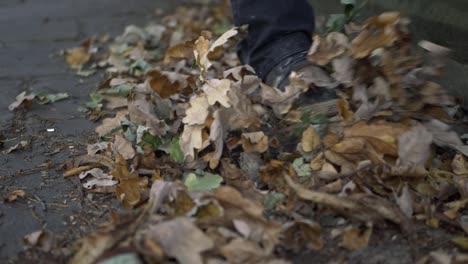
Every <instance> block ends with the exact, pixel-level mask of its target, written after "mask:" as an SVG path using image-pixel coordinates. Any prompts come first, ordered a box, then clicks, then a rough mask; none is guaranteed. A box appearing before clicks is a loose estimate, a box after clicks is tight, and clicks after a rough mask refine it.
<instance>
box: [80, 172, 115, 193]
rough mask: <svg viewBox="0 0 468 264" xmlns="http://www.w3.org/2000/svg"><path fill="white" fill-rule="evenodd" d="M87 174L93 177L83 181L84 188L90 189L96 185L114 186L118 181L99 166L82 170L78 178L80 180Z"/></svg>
mask: <svg viewBox="0 0 468 264" xmlns="http://www.w3.org/2000/svg"><path fill="white" fill-rule="evenodd" d="M89 175H90V176H92V177H93V179H91V180H89V181H87V182H85V183H83V187H85V188H86V189H92V188H94V187H95V186H98V187H107V186H114V185H116V184H117V183H119V182H118V181H116V180H115V179H114V178H113V177H112V175H109V174H106V173H104V172H103V171H102V170H101V169H99V168H94V169H91V170H88V171H85V172H82V173H80V175H79V178H80V179H81V180H82V179H84V178H86V177H87V176H89Z"/></svg>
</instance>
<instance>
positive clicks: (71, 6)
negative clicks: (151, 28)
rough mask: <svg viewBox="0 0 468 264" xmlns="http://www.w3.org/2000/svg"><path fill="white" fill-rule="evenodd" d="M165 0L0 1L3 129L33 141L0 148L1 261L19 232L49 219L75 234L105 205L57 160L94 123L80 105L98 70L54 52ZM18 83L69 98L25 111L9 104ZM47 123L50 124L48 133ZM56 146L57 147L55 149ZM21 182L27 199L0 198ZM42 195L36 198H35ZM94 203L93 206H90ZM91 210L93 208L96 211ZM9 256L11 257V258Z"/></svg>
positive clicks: (146, 15) (17, 247) (133, 20)
mask: <svg viewBox="0 0 468 264" xmlns="http://www.w3.org/2000/svg"><path fill="white" fill-rule="evenodd" d="M175 2H176V1H166V0H134V1H128V0H41V1H37V0H1V1H0V89H1V91H2V96H0V131H2V130H4V134H6V135H7V136H8V137H9V138H14V140H13V141H12V142H9V143H7V144H6V147H8V146H11V145H13V144H16V143H17V142H19V141H20V140H28V141H30V147H28V148H27V149H26V150H22V151H18V152H16V153H12V154H9V155H5V154H3V153H1V152H0V263H6V261H7V260H8V259H10V261H13V260H14V259H17V257H16V256H17V255H18V253H20V252H21V251H22V250H23V246H22V242H21V239H22V237H23V236H24V235H26V234H28V233H30V232H33V231H36V230H39V229H40V228H41V226H44V225H46V228H47V229H48V230H51V231H52V232H54V233H57V234H60V235H62V236H69V237H76V236H77V235H79V233H80V232H83V231H86V229H87V228H90V227H91V225H90V224H91V223H88V225H86V224H83V223H86V222H87V221H90V220H91V219H76V218H77V216H80V215H85V217H89V215H86V214H89V213H90V212H94V213H92V214H91V216H92V217H94V218H96V219H98V221H99V220H100V217H102V216H100V215H104V214H105V212H106V211H108V210H109V209H108V208H94V209H92V205H90V204H88V203H84V202H83V201H82V200H80V199H79V198H77V197H80V196H81V194H80V192H79V191H80V189H79V188H78V187H77V186H79V185H77V183H76V182H73V181H72V180H70V179H64V178H63V176H62V175H61V174H60V171H59V170H60V165H61V162H63V161H64V160H65V159H67V158H69V157H72V156H74V155H77V154H78V153H80V151H81V149H82V148H83V146H84V145H85V144H86V143H87V136H88V135H91V134H92V133H91V131H92V130H93V127H94V125H93V124H92V123H90V122H88V121H86V120H84V119H83V118H81V117H80V114H79V112H78V111H77V108H78V107H79V106H80V105H82V104H83V102H84V101H86V100H87V98H88V94H89V92H90V91H92V90H93V89H95V88H96V86H97V83H98V81H99V80H100V79H102V78H101V77H100V76H95V77H93V78H89V79H84V80H80V78H79V77H76V76H74V75H73V72H71V71H70V70H68V68H67V66H66V64H65V63H64V60H63V58H62V57H60V56H58V53H59V51H60V50H62V49H66V48H70V47H74V46H76V45H78V44H79V42H80V41H81V40H84V39H86V38H87V37H89V36H92V35H94V34H105V33H109V34H111V35H114V36H115V35H117V34H119V33H121V32H122V30H123V28H124V27H125V25H127V24H137V25H144V24H145V23H146V22H147V21H148V20H149V19H150V18H151V17H153V16H154V14H155V13H154V12H153V11H154V10H155V9H156V8H163V9H167V8H169V6H170V5H173V6H174V5H175ZM23 90H28V91H33V92H39V91H47V92H51V93H54V92H68V93H69V94H70V95H71V99H70V100H66V101H63V102H58V103H55V104H53V105H48V106H40V105H33V107H32V109H31V110H30V111H28V112H27V113H25V114H23V115H22V114H16V116H15V114H14V113H11V112H8V110H7V106H8V105H9V104H10V103H11V102H13V101H14V98H15V97H16V95H17V94H18V93H20V92H21V91H23ZM47 128H55V129H56V131H55V132H53V133H48V132H46V129H47ZM55 151H58V153H56V154H54V152H55ZM14 189H23V190H25V191H26V193H27V194H28V198H29V199H26V200H21V201H18V202H17V203H13V204H7V203H3V202H2V197H3V196H4V195H5V194H6V193H8V192H9V191H11V190H14ZM39 200H40V201H42V202H38V201H39ZM90 208H91V209H90ZM93 210H94V211H93ZM85 213H86V214H85ZM12 257H13V259H11V258H12Z"/></svg>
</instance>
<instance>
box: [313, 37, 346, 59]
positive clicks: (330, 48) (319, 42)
mask: <svg viewBox="0 0 468 264" xmlns="http://www.w3.org/2000/svg"><path fill="white" fill-rule="evenodd" d="M349 48H350V43H349V39H348V37H347V36H346V35H345V34H343V33H339V32H331V33H330V34H328V35H327V36H326V37H325V38H321V37H320V36H319V35H315V36H314V42H313V45H312V47H311V49H310V51H309V55H308V58H309V60H310V61H312V62H314V63H316V64H318V65H320V66H325V65H327V64H329V63H330V62H331V61H332V60H333V59H335V58H337V57H338V56H341V55H343V54H344V53H345V52H347V50H348V49H349Z"/></svg>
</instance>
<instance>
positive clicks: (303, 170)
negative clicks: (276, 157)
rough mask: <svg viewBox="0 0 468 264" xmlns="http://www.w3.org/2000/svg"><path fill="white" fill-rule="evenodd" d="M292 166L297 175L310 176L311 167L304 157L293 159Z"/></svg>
mask: <svg viewBox="0 0 468 264" xmlns="http://www.w3.org/2000/svg"><path fill="white" fill-rule="evenodd" d="M293 168H294V170H295V171H296V173H297V176H299V177H310V176H312V168H310V165H309V163H306V162H305V160H304V158H298V159H295V160H294V162H293Z"/></svg>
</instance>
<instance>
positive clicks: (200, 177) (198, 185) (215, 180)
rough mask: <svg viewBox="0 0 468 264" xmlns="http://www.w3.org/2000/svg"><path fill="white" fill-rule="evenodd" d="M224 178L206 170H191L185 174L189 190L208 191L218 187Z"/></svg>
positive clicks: (185, 181) (185, 182)
mask: <svg viewBox="0 0 468 264" xmlns="http://www.w3.org/2000/svg"><path fill="white" fill-rule="evenodd" d="M221 182H223V178H222V177H221V176H219V175H217V174H211V173H208V172H204V171H197V172H196V173H194V172H191V173H188V174H187V175H186V176H185V180H184V184H185V185H186V186H187V187H188V189H189V191H191V192H192V191H208V190H213V189H216V188H218V187H219V186H220V185H221Z"/></svg>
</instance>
